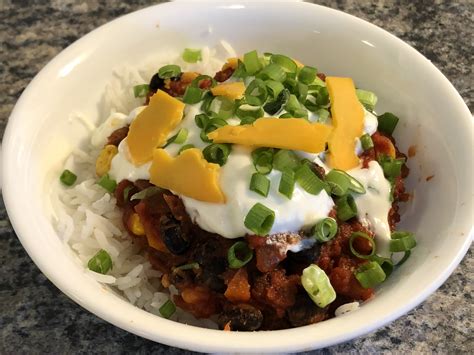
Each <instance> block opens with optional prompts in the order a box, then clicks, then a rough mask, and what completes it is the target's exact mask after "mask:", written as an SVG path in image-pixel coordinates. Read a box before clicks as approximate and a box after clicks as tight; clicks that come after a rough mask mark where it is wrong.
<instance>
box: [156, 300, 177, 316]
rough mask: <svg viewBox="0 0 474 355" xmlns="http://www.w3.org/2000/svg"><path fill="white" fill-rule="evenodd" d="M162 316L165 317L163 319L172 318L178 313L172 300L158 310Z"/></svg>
mask: <svg viewBox="0 0 474 355" xmlns="http://www.w3.org/2000/svg"><path fill="white" fill-rule="evenodd" d="M158 311H159V312H160V314H161V315H162V316H163V318H166V319H168V318H170V317H171V316H172V315H173V314H174V312H176V306H175V305H174V303H173V302H171V300H168V301H166V302H165V303H163V305H162V306H161V307H160V308H159V309H158Z"/></svg>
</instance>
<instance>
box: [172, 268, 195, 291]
mask: <svg viewBox="0 0 474 355" xmlns="http://www.w3.org/2000/svg"><path fill="white" fill-rule="evenodd" d="M193 279H194V271H193V270H181V269H174V270H173V272H171V274H170V282H171V283H172V284H173V285H175V286H176V287H178V288H181V287H185V286H186V285H189V284H191V283H192V282H193Z"/></svg>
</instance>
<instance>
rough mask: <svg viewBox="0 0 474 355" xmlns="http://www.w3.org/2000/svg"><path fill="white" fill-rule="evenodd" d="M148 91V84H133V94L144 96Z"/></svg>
mask: <svg viewBox="0 0 474 355" xmlns="http://www.w3.org/2000/svg"><path fill="white" fill-rule="evenodd" d="M149 91H150V87H149V86H148V84H141V85H135V86H134V87H133V96H135V97H145V96H146V95H148V92H149Z"/></svg>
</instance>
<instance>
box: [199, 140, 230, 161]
mask: <svg viewBox="0 0 474 355" xmlns="http://www.w3.org/2000/svg"><path fill="white" fill-rule="evenodd" d="M231 150H232V148H231V145H230V144H224V143H213V144H210V145H208V146H207V147H206V148H204V149H203V151H202V155H203V156H204V159H206V160H207V161H208V162H209V163H215V164H219V165H220V166H222V165H224V164H225V163H226V162H227V158H228V157H229V154H230V152H231Z"/></svg>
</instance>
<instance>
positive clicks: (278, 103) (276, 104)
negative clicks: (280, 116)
mask: <svg viewBox="0 0 474 355" xmlns="http://www.w3.org/2000/svg"><path fill="white" fill-rule="evenodd" d="M289 98H290V92H289V91H288V90H287V89H283V90H282V91H281V92H280V93H279V94H278V97H277V98H276V99H275V100H273V101H270V102H267V103H266V104H265V106H263V109H264V110H265V112H267V113H268V114H270V115H274V114H276V113H278V112H279V111H280V110H281V109H282V107H283V106H285V105H286V103H287V102H288V99H289Z"/></svg>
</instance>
